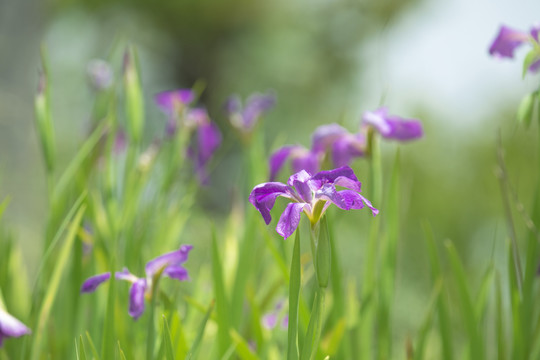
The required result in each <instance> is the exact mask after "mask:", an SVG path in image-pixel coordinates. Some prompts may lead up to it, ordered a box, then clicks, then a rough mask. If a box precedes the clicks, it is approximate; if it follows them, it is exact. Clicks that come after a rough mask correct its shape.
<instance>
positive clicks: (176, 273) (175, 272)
mask: <svg viewBox="0 0 540 360" xmlns="http://www.w3.org/2000/svg"><path fill="white" fill-rule="evenodd" d="M163 275H165V276H168V277H170V278H171V279H176V280H179V281H187V280H189V274H188V271H187V269H186V268H185V267H183V266H182V265H170V266H167V267H166V268H165V270H164V271H163Z"/></svg>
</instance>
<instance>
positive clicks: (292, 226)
mask: <svg viewBox="0 0 540 360" xmlns="http://www.w3.org/2000/svg"><path fill="white" fill-rule="evenodd" d="M306 205H307V204H306V203H289V204H288V205H287V207H286V208H285V210H284V211H283V213H282V214H281V217H280V218H279V222H278V224H277V227H276V231H277V233H278V234H279V235H281V236H283V238H284V239H287V238H288V237H289V236H291V235H292V233H293V232H294V231H295V230H296V228H297V227H298V224H299V223H300V215H301V213H302V210H303V209H304V207H305V206H306Z"/></svg>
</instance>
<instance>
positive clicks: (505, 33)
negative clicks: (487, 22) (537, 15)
mask: <svg viewBox="0 0 540 360" xmlns="http://www.w3.org/2000/svg"><path fill="white" fill-rule="evenodd" d="M539 32H540V26H534V27H532V28H531V29H530V30H529V32H528V33H527V32H524V31H519V30H514V29H512V28H509V27H508V26H504V25H503V26H501V27H500V29H499V33H498V34H497V36H496V37H495V40H493V43H492V44H491V46H490V47H489V53H490V54H491V55H492V56H495V57H500V58H510V59H512V58H514V51H515V50H516V49H517V48H518V47H520V46H521V45H523V44H526V43H530V44H533V45H534V44H536V46H540V44H539V41H540V39H539V37H538V34H539ZM539 69H540V54H539V55H538V56H537V57H536V59H535V60H534V61H533V62H532V63H531V64H530V65H529V67H528V70H529V71H532V72H535V71H538V70H539Z"/></svg>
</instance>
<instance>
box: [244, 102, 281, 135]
mask: <svg viewBox="0 0 540 360" xmlns="http://www.w3.org/2000/svg"><path fill="white" fill-rule="evenodd" d="M275 104H276V96H275V95H274V94H272V93H267V94H258V93H255V94H253V95H251V96H250V97H249V98H248V99H247V101H246V106H245V108H244V111H243V112H242V119H243V128H244V129H245V130H250V129H252V128H253V126H254V125H255V123H256V122H257V120H258V119H259V117H261V115H262V114H263V113H265V112H267V111H268V110H270V109H271V108H272V107H274V105H275Z"/></svg>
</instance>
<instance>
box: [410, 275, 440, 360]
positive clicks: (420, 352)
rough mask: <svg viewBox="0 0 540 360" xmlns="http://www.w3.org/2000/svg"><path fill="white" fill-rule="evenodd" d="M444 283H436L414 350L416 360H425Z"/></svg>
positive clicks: (438, 281)
mask: <svg viewBox="0 0 540 360" xmlns="http://www.w3.org/2000/svg"><path fill="white" fill-rule="evenodd" d="M442 283H443V282H442V279H441V278H439V280H437V282H436V285H435V286H434V287H433V291H432V293H431V296H430V300H429V303H428V306H427V311H426V315H425V317H424V321H423V322H422V326H421V327H420V331H419V332H418V337H417V340H416V347H415V348H414V360H422V359H424V351H425V348H426V341H427V336H428V334H429V330H430V329H431V323H432V319H433V314H434V312H435V305H436V304H437V302H438V299H439V297H440V296H441V289H442Z"/></svg>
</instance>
